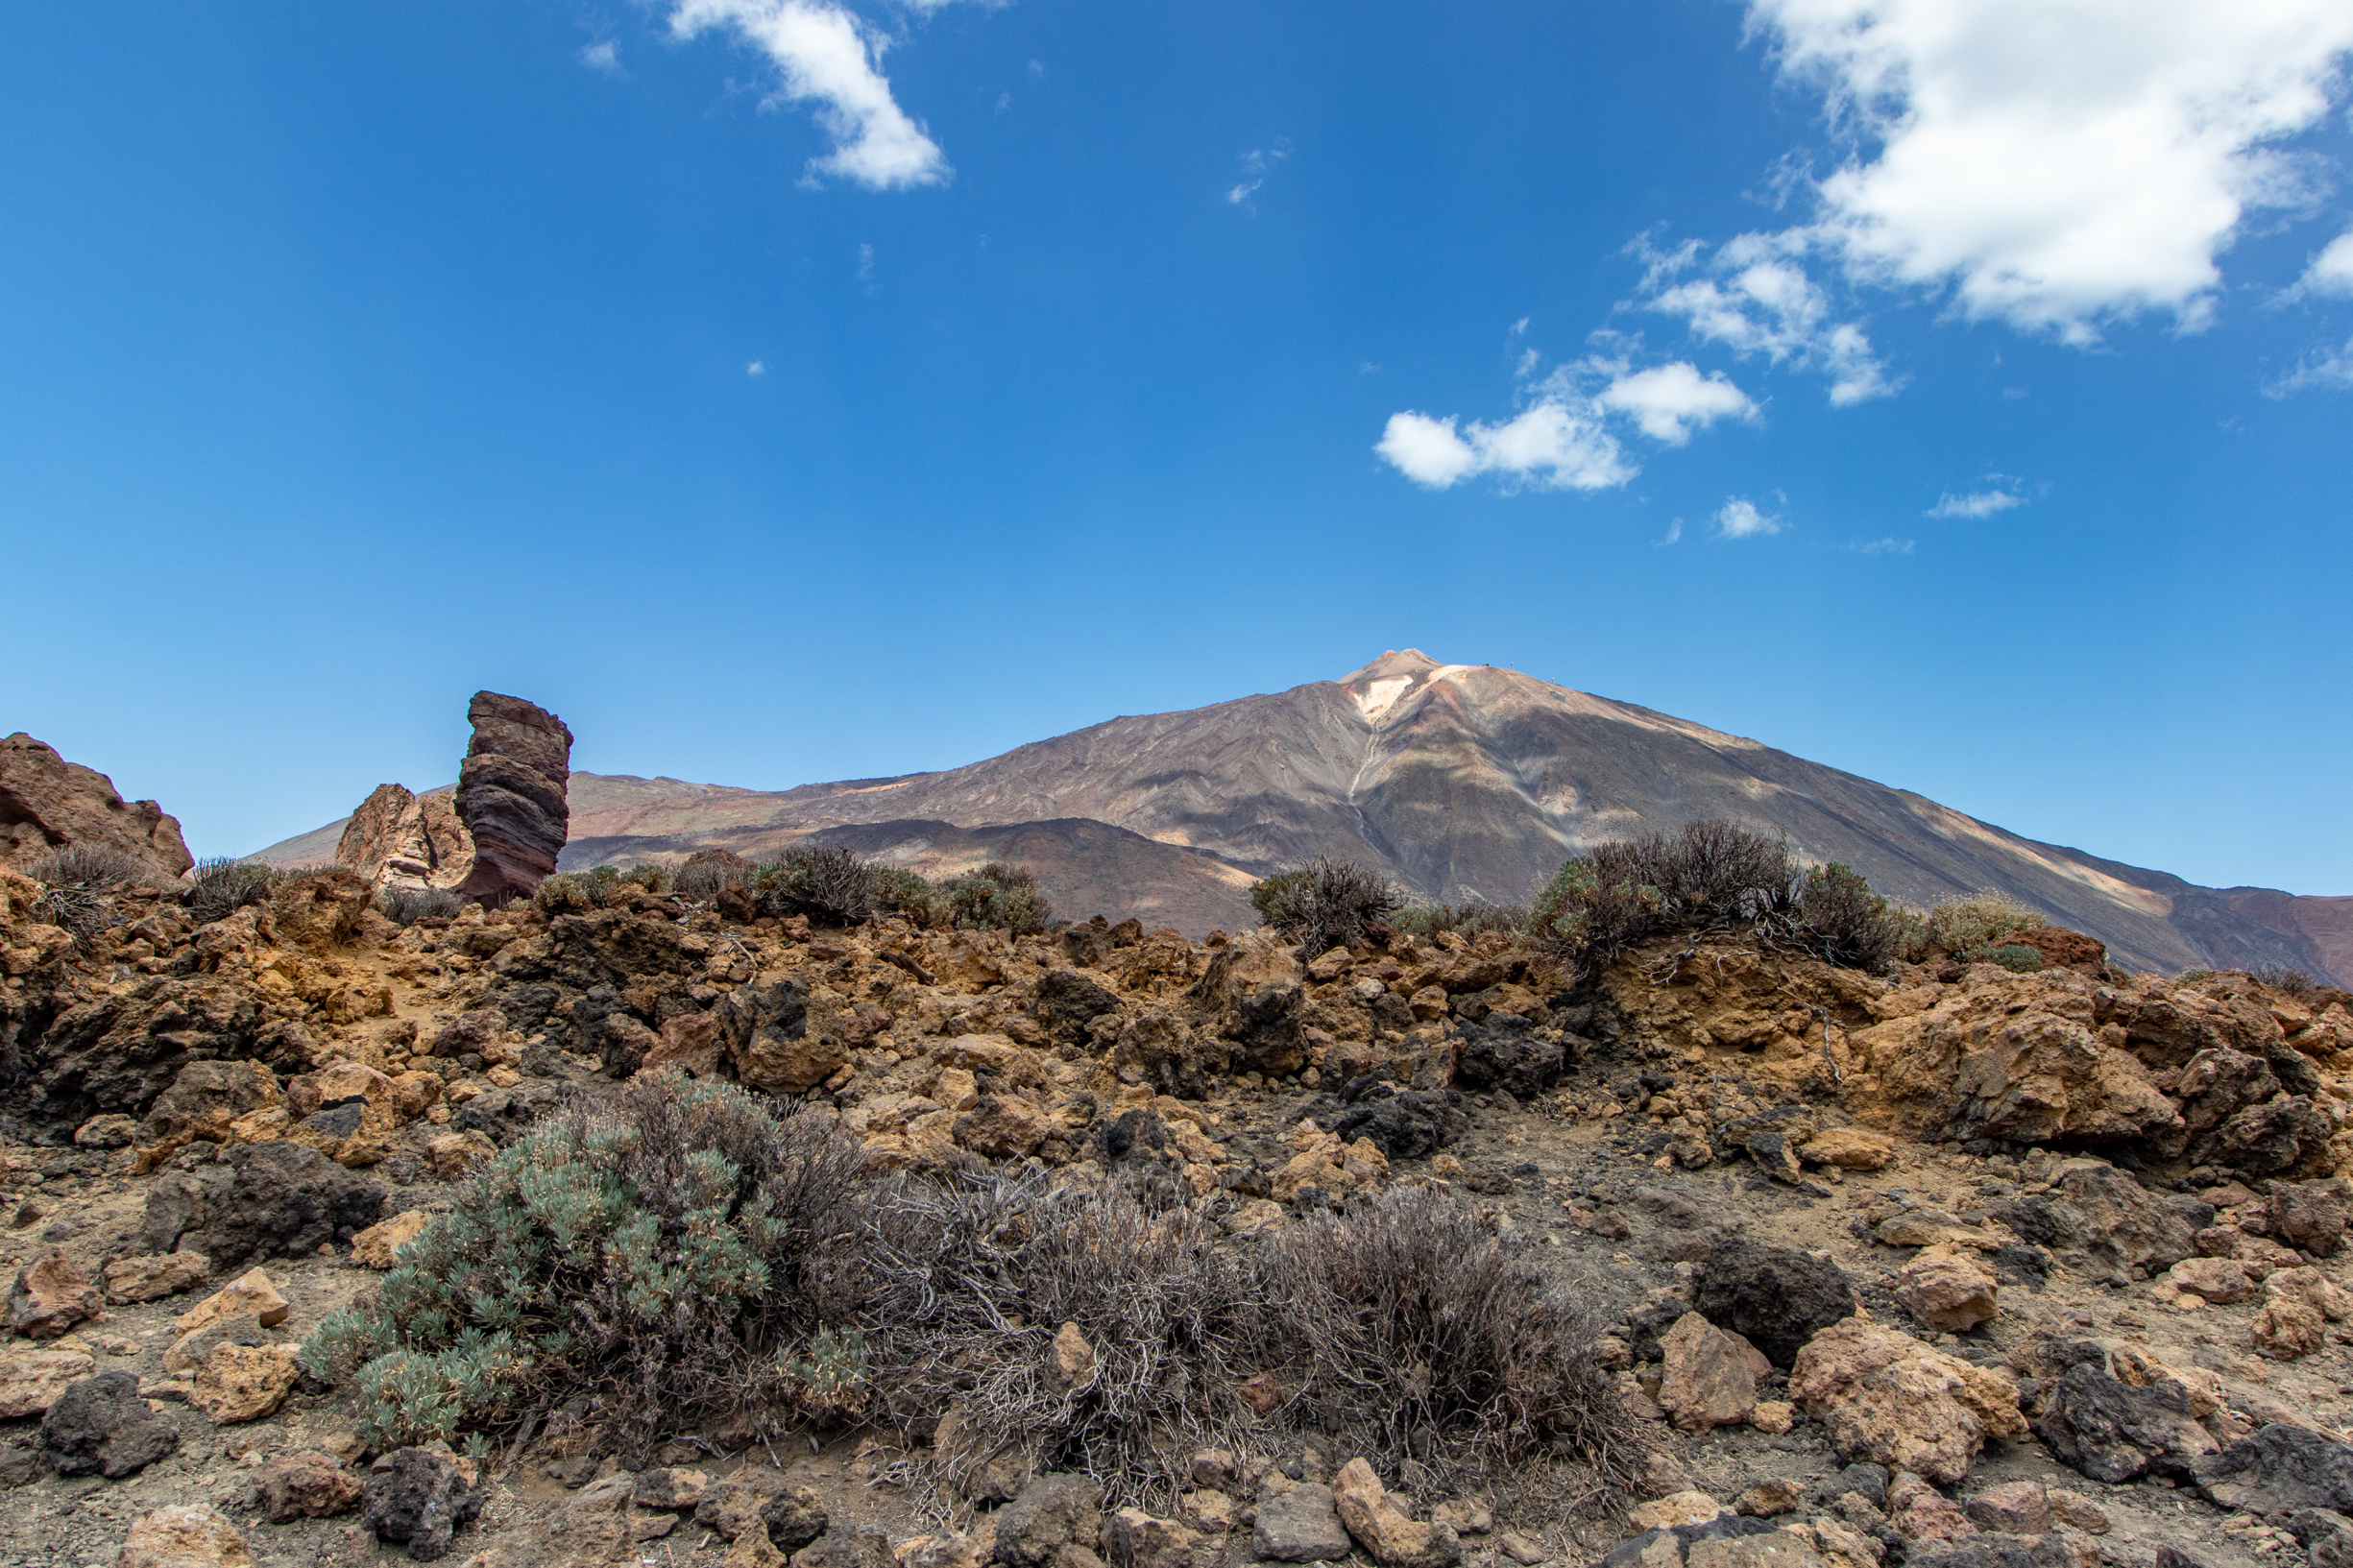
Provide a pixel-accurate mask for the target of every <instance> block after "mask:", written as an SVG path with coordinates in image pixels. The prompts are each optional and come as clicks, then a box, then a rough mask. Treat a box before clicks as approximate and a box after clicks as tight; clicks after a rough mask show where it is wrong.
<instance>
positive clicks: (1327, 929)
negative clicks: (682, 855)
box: [1250, 856, 1405, 958]
mask: <svg viewBox="0 0 2353 1568" xmlns="http://www.w3.org/2000/svg"><path fill="white" fill-rule="evenodd" d="M1404 903H1405V899H1404V897H1403V895H1401V894H1400V893H1399V892H1398V891H1397V889H1396V888H1395V886H1394V885H1393V884H1392V883H1391V882H1390V880H1389V879H1388V878H1386V877H1384V876H1382V875H1381V874H1380V873H1379V872H1376V871H1373V870H1371V869H1369V868H1367V867H1365V866H1360V865H1358V864H1357V863H1356V862H1354V861H1353V860H1335V859H1332V858H1330V857H1328V856H1318V857H1316V858H1315V859H1313V860H1310V861H1308V862H1307V863H1306V864H1305V865H1303V866H1301V867H1299V868H1298V870H1296V871H1278V872H1276V873H1275V874H1274V876H1272V877H1267V878H1263V879H1261V880H1258V881H1256V882H1253V883H1251V884H1250V907H1251V908H1253V909H1255V910H1257V911H1258V918H1259V920H1260V921H1262V922H1263V923H1264V924H1266V925H1268V926H1270V927H1272V928H1274V930H1275V931H1277V932H1279V933H1280V934H1281V936H1282V938H1283V940H1284V941H1286V942H1297V943H1298V945H1299V951H1300V952H1301V953H1304V954H1305V955H1306V956H1308V957H1310V958H1313V957H1317V956H1319V955H1320V954H1322V953H1328V952H1330V951H1331V950H1332V949H1334V948H1352V947H1356V946H1359V945H1360V944H1363V943H1365V942H1368V941H1370V940H1371V936H1372V933H1373V930H1374V928H1376V927H1379V928H1383V929H1387V927H1388V919H1389V916H1390V914H1391V913H1392V912H1394V911H1395V910H1396V909H1397V908H1398V907H1399V906H1401V905H1403V904H1404Z"/></svg>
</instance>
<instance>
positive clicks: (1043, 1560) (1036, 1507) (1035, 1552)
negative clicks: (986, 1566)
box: [997, 1473, 1347, 1568]
mask: <svg viewBox="0 0 2353 1568" xmlns="http://www.w3.org/2000/svg"><path fill="white" fill-rule="evenodd" d="M1264 1517H1265V1513H1264V1510H1263V1509H1262V1510H1261V1511H1260V1518H1261V1520H1262V1521H1263V1519H1264ZM1338 1522H1339V1516H1338V1515H1337V1514H1335V1515H1334V1516H1333V1523H1334V1525H1335V1526H1337V1524H1338ZM1102 1538H1103V1485H1102V1484H1101V1483H1100V1482H1097V1481H1095V1480H1094V1479H1093V1478H1091V1477H1088V1476H1082V1475H1070V1474H1064V1473H1055V1474H1051V1475H1043V1476H1039V1477H1038V1478H1037V1479H1035V1480H1034V1481H1032V1482H1031V1483H1030V1484H1028V1485H1026V1486H1024V1487H1023V1488H1022V1489H1021V1492H1020V1495H1018V1496H1017V1497H1015V1498H1014V1499H1013V1501H1011V1502H1010V1503H1007V1505H1006V1506H1005V1507H1004V1508H1000V1509H999V1510H998V1512H997V1560H998V1561H1000V1562H1002V1563H1004V1564H1005V1565H1006V1568H1049V1565H1050V1564H1052V1563H1054V1562H1055V1557H1056V1555H1057V1554H1059V1553H1060V1552H1061V1550H1062V1549H1063V1548H1064V1547H1074V1546H1075V1547H1084V1548H1085V1549H1086V1550H1087V1551H1088V1552H1090V1553H1092V1552H1093V1551H1094V1550H1095V1548H1096V1547H1097V1546H1098V1545H1099V1544H1100V1543H1101V1541H1102ZM1346 1550H1347V1548H1346V1541H1345V1538H1344V1541H1343V1544H1342V1547H1341V1552H1342V1555H1343V1556H1345V1555H1346ZM1259 1555H1260V1556H1267V1555H1268V1554H1266V1553H1263V1552H1262V1553H1260V1554H1259ZM1287 1560H1292V1561H1298V1560H1303V1559H1298V1558H1292V1559H1287Z"/></svg>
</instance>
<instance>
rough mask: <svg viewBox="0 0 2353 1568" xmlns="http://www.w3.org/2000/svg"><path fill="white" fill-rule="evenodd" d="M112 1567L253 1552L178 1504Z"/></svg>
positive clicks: (244, 1560)
mask: <svg viewBox="0 0 2353 1568" xmlns="http://www.w3.org/2000/svg"><path fill="white" fill-rule="evenodd" d="M167 820H168V819H167ZM114 1568H254V1555H253V1553H251V1552H250V1551H248V1550H246V1546H245V1537H244V1536H242V1535H240V1534H238V1533H237V1531H236V1527H235V1526H233V1525H231V1524H230V1522H229V1521H228V1519H226V1518H225V1517H223V1516H222V1514H221V1511H220V1510H219V1509H218V1508H206V1507H205V1506H203V1505H202V1504H185V1503H182V1504H176V1505H174V1506H173V1507H171V1508H157V1509H155V1510H154V1511H152V1512H149V1513H142V1514H140V1515H139V1516H138V1517H137V1518H136V1519H134V1520H133V1521H132V1522H131V1532H130V1533H129V1534H128V1535H126V1536H124V1537H123V1549H122V1551H121V1553H120V1554H118V1555H117V1556H116V1557H115V1559H114Z"/></svg>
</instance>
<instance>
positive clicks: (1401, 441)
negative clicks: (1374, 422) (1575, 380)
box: [1373, 400, 1637, 490]
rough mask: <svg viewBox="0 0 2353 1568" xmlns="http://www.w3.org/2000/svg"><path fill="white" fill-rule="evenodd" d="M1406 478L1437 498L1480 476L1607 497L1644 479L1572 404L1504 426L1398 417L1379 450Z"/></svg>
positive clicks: (1536, 410) (1550, 406)
mask: <svg viewBox="0 0 2353 1568" xmlns="http://www.w3.org/2000/svg"><path fill="white" fill-rule="evenodd" d="M1373 450H1375V451H1377V452H1379V453H1380V454H1381V456H1382V457H1383V458H1385V459H1387V460H1388V462H1389V463H1390V465H1391V466H1392V467H1394V468H1395V470H1397V471H1398V472H1399V473H1402V474H1404V475H1405V476H1406V477H1407V478H1408V479H1411V480H1412V481H1414V483H1416V484H1418V485H1420V486H1422V487H1424V488H1425V489H1429V490H1444V489H1446V488H1448V487H1449V486H1451V485H1454V484H1455V483H1457V482H1458V481H1461V480H1463V479H1468V478H1469V477H1471V476H1472V475H1474V474H1493V475H1495V476H1497V477H1498V478H1500V479H1502V480H1503V481H1504V482H1505V483H1507V484H1509V485H1512V486H1515V487H1519V486H1527V487H1530V488H1534V489H1539V490H1607V489H1609V488H1611V487H1612V486H1615V485H1622V484H1624V483H1625V482H1626V481H1627V480H1629V479H1631V478H1633V477H1634V475H1635V472H1636V471H1637V470H1635V469H1634V468H1633V467H1632V466H1631V465H1629V464H1628V463H1627V462H1626V460H1625V456H1624V454H1623V453H1622V452H1621V451H1620V450H1619V447H1618V444H1617V441H1616V439H1615V438H1614V437H1613V436H1612V435H1611V434H1610V432H1609V431H1607V430H1605V429H1603V428H1602V426H1601V422H1600V421H1599V420H1598V419H1596V418H1594V417H1593V416H1592V414H1591V413H1590V412H1589V411H1588V410H1586V409H1581V408H1576V407H1572V406H1571V405H1570V404H1568V403H1566V402H1565V401H1558V400H1548V401H1544V402H1539V403H1537V404H1536V405H1535V406H1533V407H1531V408H1529V409H1526V410H1525V411H1523V412H1522V413H1520V414H1518V415H1516V416H1515V417H1514V418H1512V419H1509V420H1506V421H1504V422H1502V423H1500V424H1482V423H1480V422H1477V421H1475V420H1474V421H1472V422H1470V423H1468V424H1466V425H1464V426H1462V427H1461V428H1460V429H1459V430H1458V429H1457V428H1456V421H1455V420H1454V419H1452V418H1446V419H1434V418H1432V417H1431V416H1429V415H1427V414H1418V413H1412V412H1408V413H1403V414H1392V415H1391V416H1390V417H1389V424H1388V427H1387V428H1386V429H1384V430H1383V431H1382V432H1381V439H1380V442H1379V443H1378V444H1377V445H1376V446H1374V447H1373Z"/></svg>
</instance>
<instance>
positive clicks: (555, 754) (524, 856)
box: [457, 691, 572, 905]
mask: <svg viewBox="0 0 2353 1568" xmlns="http://www.w3.org/2000/svg"><path fill="white" fill-rule="evenodd" d="M466 716H467V718H469V719H470V720H472V721H473V740H472V741H471V742H470V743H469V744H468V745H467V747H466V760H465V763H464V765H463V766H462V767H460V768H459V769H458V775H457V816H458V820H459V821H460V822H462V823H463V824H464V825H465V829H466V832H467V834H468V836H469V837H470V838H471V839H472V840H473V869H472V870H471V871H469V872H468V873H467V875H466V879H465V880H463V881H462V882H460V883H458V887H457V891H458V892H459V893H460V894H461V895H462V896H464V897H466V898H469V899H473V900H477V901H479V902H481V903H484V904H490V905H501V904H505V903H506V902H507V901H508V900H510V899H515V898H528V897H529V896H530V895H531V894H532V893H533V892H535V891H537V889H538V887H539V884H540V883H541V882H542V881H545V880H546V879H547V878H548V877H549V876H551V875H553V874H554V872H555V861H556V856H557V855H558V854H560V853H561V852H562V851H563V848H564V840H565V838H566V837H567V836H568V835H569V834H570V828H571V811H570V807H569V806H568V805H567V804H566V801H565V790H566V786H567V785H568V784H569V783H570V778H571V741H572V735H571V731H570V730H569V729H567V728H566V727H565V724H564V721H563V720H562V719H560V718H558V717H556V716H555V715H554V714H553V713H550V712H547V710H546V709H545V708H542V707H540V706H539V705H537V704H536V703H528V702H525V701H523V700H522V698H521V697H507V696H501V695H500V694H498V693H497V692H496V691H477V692H475V693H474V694H473V703H472V704H471V705H469V706H468V708H467V710H466Z"/></svg>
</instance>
